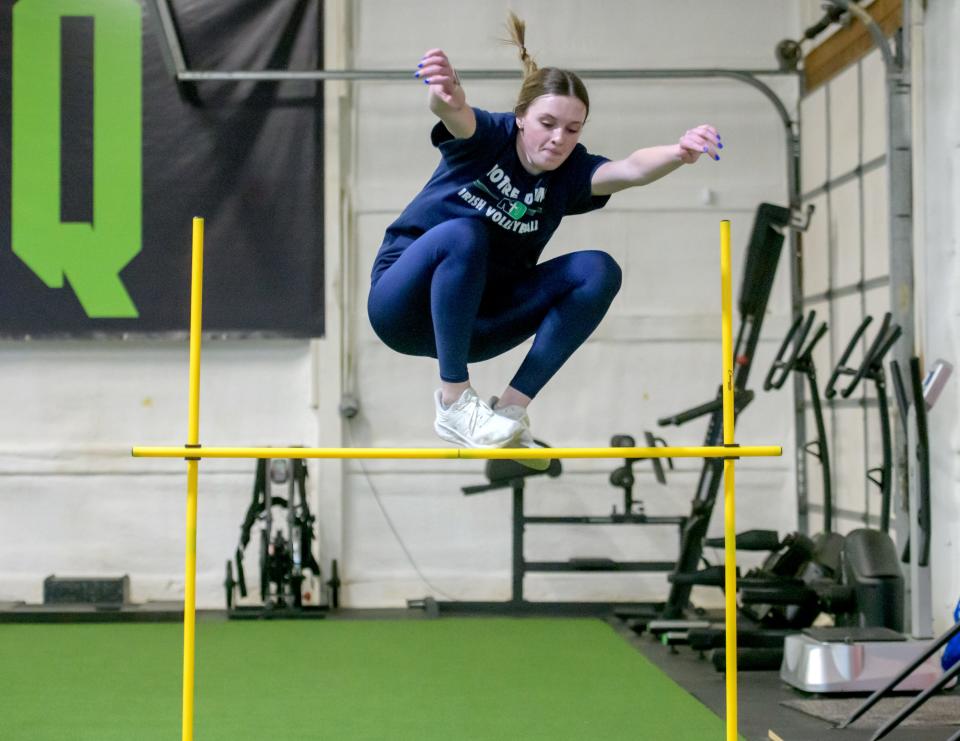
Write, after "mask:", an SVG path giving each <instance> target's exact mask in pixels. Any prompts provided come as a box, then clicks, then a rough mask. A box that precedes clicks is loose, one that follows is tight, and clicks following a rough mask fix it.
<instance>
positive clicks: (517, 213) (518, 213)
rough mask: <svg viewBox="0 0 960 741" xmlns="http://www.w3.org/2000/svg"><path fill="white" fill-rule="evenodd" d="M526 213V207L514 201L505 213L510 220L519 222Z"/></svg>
mask: <svg viewBox="0 0 960 741" xmlns="http://www.w3.org/2000/svg"><path fill="white" fill-rule="evenodd" d="M526 212H527V207H526V206H525V205H524V204H522V203H520V201H514V202H513V205H512V206H511V207H510V210H509V211H507V215H508V216H509V217H510V218H511V219H516V220H518V221H519V220H520V219H522V218H523V215H524V214H525V213H526Z"/></svg>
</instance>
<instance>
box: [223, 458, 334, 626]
mask: <svg viewBox="0 0 960 741" xmlns="http://www.w3.org/2000/svg"><path fill="white" fill-rule="evenodd" d="M306 480H307V466H306V463H305V462H304V461H303V460H302V459H299V458H291V459H289V460H288V459H283V458H274V459H264V458H261V459H258V460H257V468H256V474H255V476H254V485H253V500H252V502H251V503H250V506H249V507H248V508H247V512H246V515H245V517H244V519H243V523H242V524H241V526H240V540H239V543H238V545H237V548H236V551H235V553H234V558H233V560H229V559H228V560H227V565H226V577H225V579H224V588H225V589H226V598H227V613H228V615H229V617H231V618H245V617H247V618H249V617H254V618H256V617H280V616H282V617H307V616H312V617H322V616H323V611H324V610H325V609H326V608H327V607H329V606H333V607H336V606H337V604H338V602H339V586H340V581H339V576H338V573H337V562H336V561H334V562H333V564H332V566H331V578H330V579H329V580H328V581H327V583H326V584H325V585H321V583H320V580H321V576H322V572H321V569H320V564H319V563H318V562H317V559H316V557H315V556H314V555H313V541H314V537H315V536H314V524H315V522H316V519H315V517H314V516H313V514H312V513H311V512H310V507H309V503H308V501H307V490H306ZM274 486H278V487H285V488H286V496H285V497H284V496H277V495H276V494H274V493H273V487H274ZM258 524H259V530H260V532H259V572H260V604H259V605H255V606H252V605H239V604H237V599H236V597H237V594H236V593H237V591H238V590H239V593H240V597H246V596H247V583H246V575H245V573H244V565H243V564H244V552H245V551H246V548H247V546H248V545H249V543H250V539H251V535H252V532H253V529H254V527H255V526H257V525H258ZM234 564H236V577H234ZM322 586H325V587H326V588H327V590H329V600H328V602H329V604H324V600H323V599H322V597H321V595H320V594H319V592H321V591H322Z"/></svg>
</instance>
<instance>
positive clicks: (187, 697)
mask: <svg viewBox="0 0 960 741" xmlns="http://www.w3.org/2000/svg"><path fill="white" fill-rule="evenodd" d="M202 302H203V219H201V218H199V217H195V218H194V220H193V262H192V277H191V282H190V398H189V402H188V404H189V412H188V417H187V420H188V421H187V447H198V446H199V444H200V332H201V329H202V326H203V325H202V321H201V316H202ZM199 465H200V461H199V460H197V459H193V460H187V527H186V565H185V566H184V584H185V587H184V593H183V722H182V729H183V734H182V738H183V741H193V694H194V693H193V686H194V677H195V658H196V624H197V621H196V617H197V614H196V611H197V489H198V478H199V470H198V467H199Z"/></svg>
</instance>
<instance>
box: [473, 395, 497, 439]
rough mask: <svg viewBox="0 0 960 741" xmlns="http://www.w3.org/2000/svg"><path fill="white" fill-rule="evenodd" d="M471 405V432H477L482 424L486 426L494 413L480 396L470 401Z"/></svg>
mask: <svg viewBox="0 0 960 741" xmlns="http://www.w3.org/2000/svg"><path fill="white" fill-rule="evenodd" d="M470 405H471V407H472V409H471V410H470V421H469V425H470V432H474V431H476V429H477V427H479V426H480V425H482V424H485V423H486V422H487V420H489V419H490V418H491V417H492V416H493V415H494V412H493V410H492V409H490V408H489V407H487V406H486V405H485V404H484V403H483V400H482V399H480V397H479V396H475V397H474V398H473V399H471V400H470Z"/></svg>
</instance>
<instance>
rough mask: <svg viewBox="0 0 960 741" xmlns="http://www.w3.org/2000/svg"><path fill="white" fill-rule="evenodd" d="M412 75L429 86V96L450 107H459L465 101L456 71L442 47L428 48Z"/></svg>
mask: <svg viewBox="0 0 960 741" xmlns="http://www.w3.org/2000/svg"><path fill="white" fill-rule="evenodd" d="M414 76H415V77H417V78H419V79H421V80H423V81H424V83H425V84H427V85H429V86H430V97H431V98H436V99H438V100H439V101H441V102H443V103H445V104H446V105H448V106H449V107H451V108H460V107H461V106H462V105H463V104H464V103H465V102H466V95H465V94H464V92H463V88H462V87H461V86H460V79H459V78H458V77H457V71H456V70H455V69H454V68H453V65H452V64H450V60H449V59H447V55H446V54H444V52H443V50H442V49H430V51H428V52H427V53H426V54H424V55H423V58H422V59H421V60H420V63H419V64H418V65H417V71H416V72H415V73H414Z"/></svg>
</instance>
